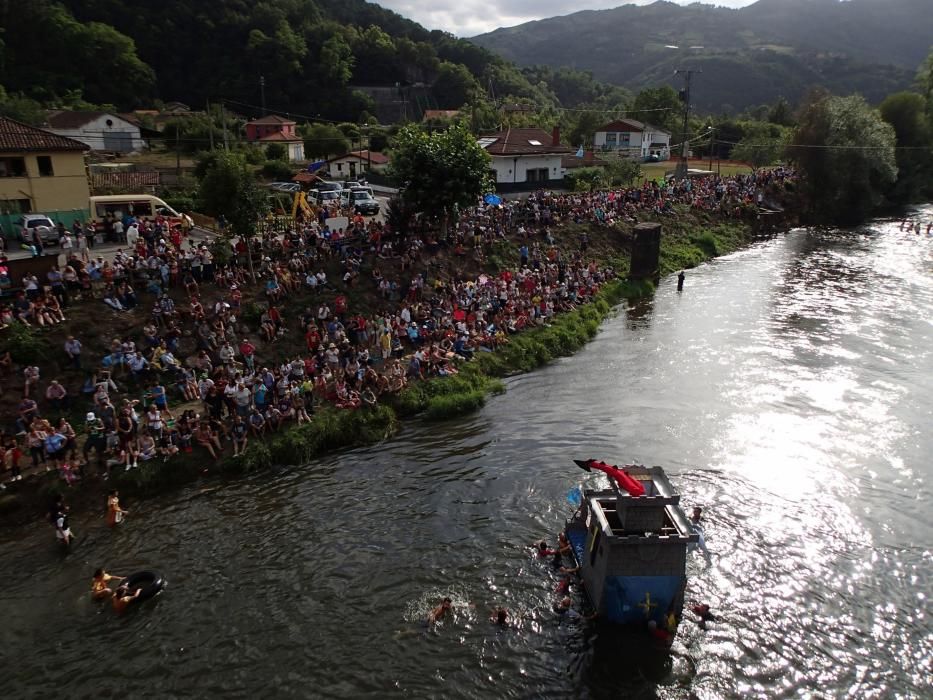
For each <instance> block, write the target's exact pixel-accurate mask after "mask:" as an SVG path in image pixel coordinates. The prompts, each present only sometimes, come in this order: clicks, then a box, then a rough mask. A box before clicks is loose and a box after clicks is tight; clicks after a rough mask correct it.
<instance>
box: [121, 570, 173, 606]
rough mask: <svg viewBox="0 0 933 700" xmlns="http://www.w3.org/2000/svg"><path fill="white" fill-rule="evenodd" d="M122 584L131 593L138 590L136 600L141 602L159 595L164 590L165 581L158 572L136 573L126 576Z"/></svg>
mask: <svg viewBox="0 0 933 700" xmlns="http://www.w3.org/2000/svg"><path fill="white" fill-rule="evenodd" d="M124 584H125V585H126V586H127V588H129V589H130V590H131V591H135V590H137V589H139V595H138V596H137V597H136V600H137V601H142V600H148V599H149V598H152V597H153V596H155V595H158V594H159V593H161V592H162V589H163V588H165V579H164V578H163V577H162V574H160V573H159V572H158V571H137V572H136V573H135V574H130V575H129V576H127V577H126V581H124Z"/></svg>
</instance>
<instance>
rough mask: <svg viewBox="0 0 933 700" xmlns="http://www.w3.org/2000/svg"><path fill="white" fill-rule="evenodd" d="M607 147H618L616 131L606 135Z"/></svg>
mask: <svg viewBox="0 0 933 700" xmlns="http://www.w3.org/2000/svg"><path fill="white" fill-rule="evenodd" d="M606 145H607V146H615V145H616V133H615V132H614V131H613V132H610V133H607V134H606Z"/></svg>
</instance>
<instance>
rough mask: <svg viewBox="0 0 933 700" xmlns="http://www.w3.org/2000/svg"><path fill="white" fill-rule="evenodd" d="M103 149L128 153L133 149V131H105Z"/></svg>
mask: <svg viewBox="0 0 933 700" xmlns="http://www.w3.org/2000/svg"><path fill="white" fill-rule="evenodd" d="M104 150H105V151H117V152H118V153H130V152H131V151H132V150H133V133H132V132H130V131H108V132H105V133H104Z"/></svg>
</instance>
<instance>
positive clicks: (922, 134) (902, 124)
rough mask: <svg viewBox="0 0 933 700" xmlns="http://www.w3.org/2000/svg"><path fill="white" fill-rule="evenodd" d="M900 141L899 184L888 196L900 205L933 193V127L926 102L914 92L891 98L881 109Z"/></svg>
mask: <svg viewBox="0 0 933 700" xmlns="http://www.w3.org/2000/svg"><path fill="white" fill-rule="evenodd" d="M878 111H879V112H881V118H882V119H884V120H885V121H886V122H887V123H888V124H890V125H891V126H892V127H893V128H894V134H895V137H896V138H897V145H898V147H899V148H898V151H897V171H898V172H897V183H896V184H895V186H894V187H893V188H892V190H891V192H890V193H889V196H890V197H891V198H892V199H894V200H895V201H898V202H904V203H906V202H911V201H916V200H918V199H924V198H925V197H926V196H928V194H929V193H930V192H931V191H933V128H931V123H930V120H929V119H928V118H927V114H926V101H925V100H924V98H923V97H922V96H921V95H918V94H917V93H915V92H897V93H894V94H893V95H888V97H887V98H885V100H884V102H882V103H881V105H880V106H879V108H878Z"/></svg>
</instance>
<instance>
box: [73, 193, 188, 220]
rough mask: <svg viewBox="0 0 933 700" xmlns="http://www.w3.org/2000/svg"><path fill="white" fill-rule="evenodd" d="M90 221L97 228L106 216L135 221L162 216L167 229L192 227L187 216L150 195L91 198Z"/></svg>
mask: <svg viewBox="0 0 933 700" xmlns="http://www.w3.org/2000/svg"><path fill="white" fill-rule="evenodd" d="M88 209H89V210H90V212H91V220H92V221H93V222H94V223H95V225H97V226H98V227H100V226H102V225H103V221H104V219H105V218H106V217H107V214H111V215H112V216H113V218H114V219H120V220H122V219H125V218H126V217H130V216H132V217H135V218H137V219H155V218H156V217H157V216H162V217H164V218H166V219H168V222H169V228H171V227H173V226H176V225H177V224H181V223H183V222H185V223H187V228H191V227H192V226H194V221H192V219H191V217H190V216H188V215H187V214H179V213H178V212H177V211H175V210H174V209H172V207H170V206H169V205H168V204H166V203H165V201H164V200H162V199H159V198H158V197H154V196H153V195H151V194H108V195H100V196H97V197H91V198H90V200H89V201H88Z"/></svg>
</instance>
